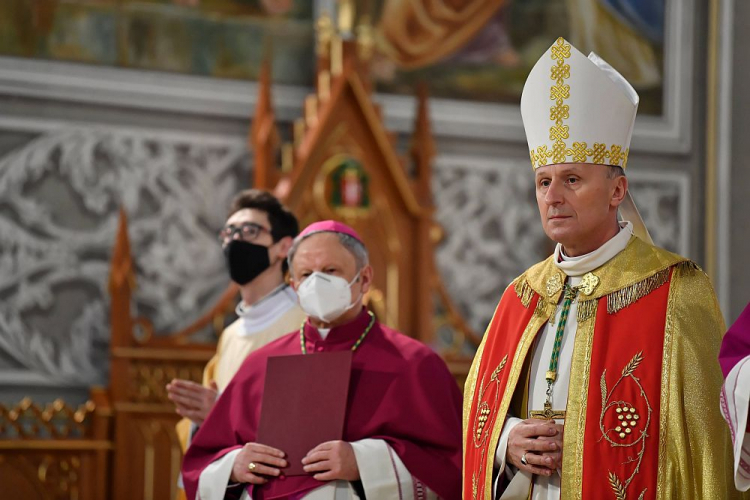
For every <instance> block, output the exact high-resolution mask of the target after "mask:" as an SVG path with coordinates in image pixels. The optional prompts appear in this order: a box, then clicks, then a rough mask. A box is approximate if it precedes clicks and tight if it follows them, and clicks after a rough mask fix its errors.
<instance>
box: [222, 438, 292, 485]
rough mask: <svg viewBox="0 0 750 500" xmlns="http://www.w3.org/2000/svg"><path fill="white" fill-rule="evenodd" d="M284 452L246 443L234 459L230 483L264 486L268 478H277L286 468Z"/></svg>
mask: <svg viewBox="0 0 750 500" xmlns="http://www.w3.org/2000/svg"><path fill="white" fill-rule="evenodd" d="M286 466H287V463H286V460H284V452H283V451H281V450H277V449H276V448H271V447H270V446H266V445H264V444H258V443H247V444H246V445H245V446H243V447H242V451H240V452H239V453H238V454H237V456H236V457H235V458H234V465H233V466H232V475H231V476H230V481H231V482H233V483H251V484H265V483H267V482H268V479H267V478H268V477H269V476H270V477H278V476H279V474H281V469H279V468H277V467H286Z"/></svg>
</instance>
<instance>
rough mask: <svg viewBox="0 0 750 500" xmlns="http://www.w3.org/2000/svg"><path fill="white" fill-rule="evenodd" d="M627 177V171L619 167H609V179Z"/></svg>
mask: <svg viewBox="0 0 750 500" xmlns="http://www.w3.org/2000/svg"><path fill="white" fill-rule="evenodd" d="M624 176H625V169H623V168H622V167H619V166H617V165H607V179H617V178H618V177H624Z"/></svg>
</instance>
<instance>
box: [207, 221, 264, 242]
mask: <svg viewBox="0 0 750 500" xmlns="http://www.w3.org/2000/svg"><path fill="white" fill-rule="evenodd" d="M263 231H265V232H267V233H269V234H270V233H271V230H270V229H266V228H265V227H263V226H261V225H260V224H256V223H255V222H245V223H243V224H240V225H239V226H235V225H233V224H229V225H227V226H224V228H223V229H222V230H221V231H219V241H221V242H222V243H226V242H227V241H229V240H231V239H233V238H234V235H236V234H239V235H240V238H241V239H243V240H245V241H252V240H254V239H256V238H257V237H258V236H260V233H261V232H263Z"/></svg>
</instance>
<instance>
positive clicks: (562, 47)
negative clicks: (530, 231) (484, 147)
mask: <svg viewBox="0 0 750 500" xmlns="http://www.w3.org/2000/svg"><path fill="white" fill-rule="evenodd" d="M638 102H639V97H638V93H637V92H636V91H635V89H634V88H633V86H632V85H630V83H628V81H627V80H626V79H625V78H623V76H622V75H621V74H620V73H618V72H617V70H616V69H614V68H613V67H612V66H610V65H609V64H607V62H606V61H604V60H603V59H602V58H601V57H599V56H597V55H596V54H594V53H593V52H592V53H591V54H589V56H588V57H586V56H584V55H583V54H582V53H581V52H579V51H578V50H577V49H576V48H575V47H573V46H572V45H571V44H570V43H569V42H568V41H567V40H565V39H564V38H562V37H561V38H558V39H557V41H556V42H555V43H554V44H552V47H550V48H549V50H547V52H545V53H544V55H543V56H542V57H541V58H540V59H539V60H538V61H537V63H536V64H535V65H534V67H533V68H532V69H531V73H529V77H528V78H527V79H526V84H525V85H524V86H523V93H522V94H521V117H522V118H523V126H524V129H525V130H526V140H527V141H528V143H529V152H530V155H531V166H532V167H533V168H534V170H536V169H537V168H539V167H542V166H545V165H556V164H560V163H591V164H595V165H611V166H615V167H622V168H623V169H624V168H625V167H626V166H627V163H628V153H629V152H630V139H631V137H632V135H633V126H634V125H635V115H636V113H637V111H638ZM620 213H621V215H622V217H623V219H626V220H630V221H631V222H632V223H633V232H634V233H635V234H636V236H638V237H640V238H641V239H642V240H644V241H646V242H648V243H652V241H651V236H650V235H649V234H648V230H647V229H646V225H645V224H644V223H643V220H642V219H641V216H640V214H639V213H638V209H637V208H636V207H635V202H634V201H633V198H632V196H631V195H630V191H629V190H628V194H627V196H626V198H625V200H624V201H623V203H622V204H621V205H620Z"/></svg>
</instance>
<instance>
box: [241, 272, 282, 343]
mask: <svg viewBox="0 0 750 500" xmlns="http://www.w3.org/2000/svg"><path fill="white" fill-rule="evenodd" d="M296 304H297V294H296V293H294V290H292V287H290V286H289V285H287V284H282V285H280V286H278V287H277V288H275V289H274V290H273V291H272V292H271V293H269V294H268V295H266V296H265V297H263V298H262V299H260V300H259V301H258V302H256V303H255V304H253V305H251V306H248V305H246V304H245V303H244V302H240V303H239V304H237V307H236V308H235V312H236V313H237V316H239V317H240V319H241V320H242V326H243V329H242V333H240V336H243V337H244V336H249V335H252V334H254V333H258V332H260V331H263V330H265V329H266V328H268V327H269V326H271V325H272V324H274V323H275V322H276V320H278V319H279V317H281V316H282V315H283V314H284V313H286V312H287V311H289V310H290V309H291V308H293V307H294V306H295V305H296Z"/></svg>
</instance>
